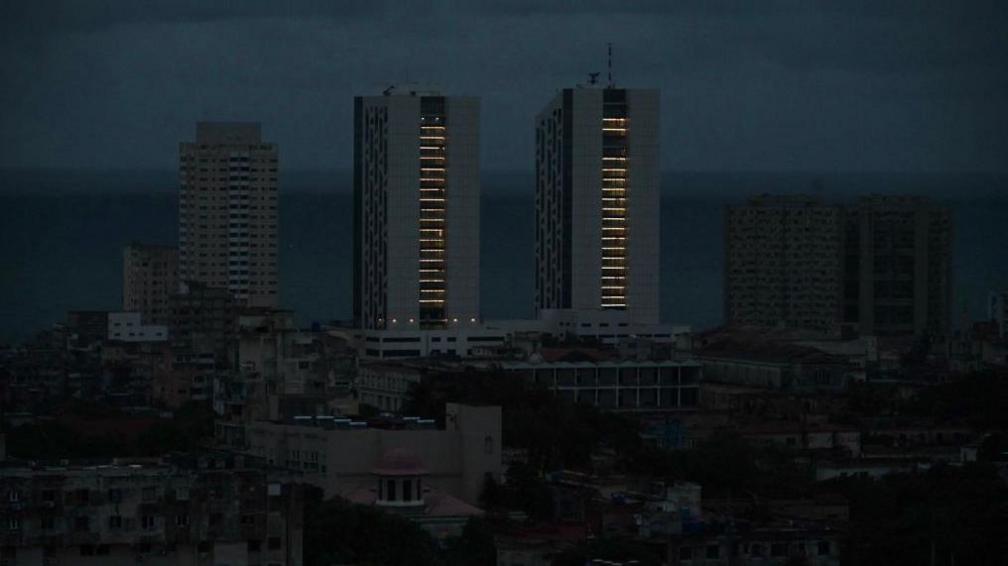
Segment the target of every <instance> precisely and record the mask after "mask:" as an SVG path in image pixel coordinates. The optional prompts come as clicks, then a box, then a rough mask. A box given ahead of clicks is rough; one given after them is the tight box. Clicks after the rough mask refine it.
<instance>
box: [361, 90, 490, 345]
mask: <svg viewBox="0 0 1008 566" xmlns="http://www.w3.org/2000/svg"><path fill="white" fill-rule="evenodd" d="M387 92H388V93H387V94H386V95H384V96H359V97H357V98H355V100H354V319H355V322H356V325H357V326H358V327H360V328H364V329H386V328H388V329H410V330H419V329H421V328H443V327H446V326H448V325H450V324H452V323H459V322H465V321H470V320H475V319H478V318H479V316H480V315H479V216H480V214H479V213H480V208H479V207H480V204H479V203H480V196H479V193H480V181H479V112H480V110H479V100H478V99H476V98H471V97H447V96H441V95H440V94H438V93H436V92H416V91H410V92H406V93H402V94H401V93H399V92H398V91H396V92H392V91H391V90H390V91H387Z"/></svg>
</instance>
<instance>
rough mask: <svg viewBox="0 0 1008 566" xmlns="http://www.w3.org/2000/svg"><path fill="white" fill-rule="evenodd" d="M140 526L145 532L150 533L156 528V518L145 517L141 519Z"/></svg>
mask: <svg viewBox="0 0 1008 566" xmlns="http://www.w3.org/2000/svg"><path fill="white" fill-rule="evenodd" d="M140 526H141V527H142V528H143V529H144V530H145V531H149V530H151V529H153V528H154V517H153V516H152V515H144V516H143V517H141V518H140Z"/></svg>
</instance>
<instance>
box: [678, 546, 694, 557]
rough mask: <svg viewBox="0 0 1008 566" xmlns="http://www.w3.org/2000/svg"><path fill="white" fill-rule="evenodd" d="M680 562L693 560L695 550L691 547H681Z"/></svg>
mask: <svg viewBox="0 0 1008 566" xmlns="http://www.w3.org/2000/svg"><path fill="white" fill-rule="evenodd" d="M679 560H693V548H692V547H689V546H680V547H679Z"/></svg>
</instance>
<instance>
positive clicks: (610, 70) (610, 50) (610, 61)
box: [606, 41, 616, 88]
mask: <svg viewBox="0 0 1008 566" xmlns="http://www.w3.org/2000/svg"><path fill="white" fill-rule="evenodd" d="M606 45H608V47H609V88H613V87H614V86H616V85H614V84H613V81H612V42H611V41H610V42H609V43H607V44H606Z"/></svg>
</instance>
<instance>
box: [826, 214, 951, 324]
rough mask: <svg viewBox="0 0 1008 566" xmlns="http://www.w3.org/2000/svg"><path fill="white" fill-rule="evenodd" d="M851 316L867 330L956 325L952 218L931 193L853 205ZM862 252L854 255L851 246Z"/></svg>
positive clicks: (848, 308) (850, 219)
mask: <svg viewBox="0 0 1008 566" xmlns="http://www.w3.org/2000/svg"><path fill="white" fill-rule="evenodd" d="M847 241H848V245H847V249H848V250H850V251H849V252H848V253H847V254H846V261H845V270H846V273H845V279H846V285H845V287H846V289H845V295H846V296H845V317H846V320H847V322H848V323H850V324H852V325H854V326H855V327H856V328H857V329H858V330H859V331H860V333H861V334H865V335H879V336H885V335H899V334H924V333H929V334H932V335H938V336H941V335H944V334H945V333H946V332H947V331H948V330H949V326H950V324H951V308H952V218H951V212H950V211H949V209H948V207H944V206H938V205H936V204H934V203H932V202H930V201H929V200H928V199H926V198H922V197H911V196H877V195H874V196H868V197H864V198H862V199H860V201H859V202H858V203H857V205H856V206H853V207H851V208H850V210H849V214H848V221H847ZM854 249H857V250H858V253H857V254H853V253H852V250H854Z"/></svg>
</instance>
